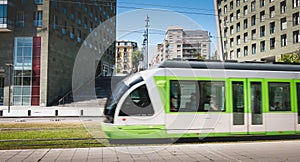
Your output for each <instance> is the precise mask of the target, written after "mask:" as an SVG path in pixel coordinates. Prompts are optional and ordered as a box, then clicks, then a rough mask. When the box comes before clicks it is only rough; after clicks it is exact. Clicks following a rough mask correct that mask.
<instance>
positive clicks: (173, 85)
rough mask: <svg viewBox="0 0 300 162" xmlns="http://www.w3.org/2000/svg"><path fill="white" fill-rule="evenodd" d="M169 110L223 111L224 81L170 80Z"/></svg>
mask: <svg viewBox="0 0 300 162" xmlns="http://www.w3.org/2000/svg"><path fill="white" fill-rule="evenodd" d="M170 111H171V112H177V111H179V112H207V111H225V82H223V81H187V80H184V81H183V80H181V81H175V80H173V81H170Z"/></svg>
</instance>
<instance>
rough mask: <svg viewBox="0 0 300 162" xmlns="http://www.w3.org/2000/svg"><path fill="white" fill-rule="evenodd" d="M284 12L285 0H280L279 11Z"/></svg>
mask: <svg viewBox="0 0 300 162" xmlns="http://www.w3.org/2000/svg"><path fill="white" fill-rule="evenodd" d="M285 12H286V2H285V0H284V1H282V2H280V13H285Z"/></svg>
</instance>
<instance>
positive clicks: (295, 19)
mask: <svg viewBox="0 0 300 162" xmlns="http://www.w3.org/2000/svg"><path fill="white" fill-rule="evenodd" d="M299 24H300V17H299V12H297V13H294V14H293V25H294V26H296V25H299Z"/></svg>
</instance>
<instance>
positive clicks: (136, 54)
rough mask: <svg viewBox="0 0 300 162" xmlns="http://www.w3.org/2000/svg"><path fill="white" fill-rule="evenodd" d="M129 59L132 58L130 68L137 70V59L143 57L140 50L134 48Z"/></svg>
mask: <svg viewBox="0 0 300 162" xmlns="http://www.w3.org/2000/svg"><path fill="white" fill-rule="evenodd" d="M131 59H132V68H133V69H136V70H137V69H138V67H139V61H140V60H142V59H143V54H142V52H141V51H139V50H134V51H133V52H132V56H131Z"/></svg>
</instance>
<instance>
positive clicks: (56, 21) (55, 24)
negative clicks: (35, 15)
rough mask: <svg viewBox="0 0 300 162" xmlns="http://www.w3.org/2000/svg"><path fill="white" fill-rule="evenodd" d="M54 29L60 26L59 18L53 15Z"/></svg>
mask: <svg viewBox="0 0 300 162" xmlns="http://www.w3.org/2000/svg"><path fill="white" fill-rule="evenodd" d="M52 25H53V26H52V28H53V29H57V27H58V26H57V25H58V17H57V16H56V15H53V24H52Z"/></svg>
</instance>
